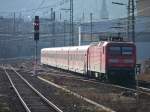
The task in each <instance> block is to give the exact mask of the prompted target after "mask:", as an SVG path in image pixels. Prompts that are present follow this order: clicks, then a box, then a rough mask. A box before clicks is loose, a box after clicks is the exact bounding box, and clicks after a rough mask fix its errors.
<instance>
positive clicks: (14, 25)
mask: <svg viewBox="0 0 150 112" xmlns="http://www.w3.org/2000/svg"><path fill="white" fill-rule="evenodd" d="M13 18H14V19H13V20H14V22H13V23H14V24H13V32H14V34H15V33H16V13H15V12H14V17H13Z"/></svg>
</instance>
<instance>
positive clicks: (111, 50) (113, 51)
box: [109, 47, 121, 55]
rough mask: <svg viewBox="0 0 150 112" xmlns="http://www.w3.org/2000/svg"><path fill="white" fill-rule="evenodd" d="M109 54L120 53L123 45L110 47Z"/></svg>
mask: <svg viewBox="0 0 150 112" xmlns="http://www.w3.org/2000/svg"><path fill="white" fill-rule="evenodd" d="M109 54H110V55H120V54H121V47H109Z"/></svg>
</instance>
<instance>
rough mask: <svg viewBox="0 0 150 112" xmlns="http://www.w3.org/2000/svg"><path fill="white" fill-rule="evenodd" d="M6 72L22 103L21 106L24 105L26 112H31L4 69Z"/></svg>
mask: <svg viewBox="0 0 150 112" xmlns="http://www.w3.org/2000/svg"><path fill="white" fill-rule="evenodd" d="M3 69H4V71H5V74H6V76H7V78H8V79H9V82H10V83H11V85H12V87H13V89H14V91H15V93H16V94H17V96H18V98H19V100H20V101H21V104H22V105H23V107H24V108H25V110H26V112H31V110H30V109H29V107H28V106H27V104H26V103H25V101H24V100H23V99H22V97H21V95H20V94H19V92H18V90H17V88H16V87H15V85H14V84H13V81H12V80H11V78H10V76H9V74H8V72H7V71H6V69H5V68H4V67H3Z"/></svg>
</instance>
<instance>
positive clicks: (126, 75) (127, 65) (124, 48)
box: [106, 42, 136, 82]
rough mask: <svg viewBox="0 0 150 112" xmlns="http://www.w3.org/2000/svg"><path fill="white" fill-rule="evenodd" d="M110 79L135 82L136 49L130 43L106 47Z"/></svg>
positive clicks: (117, 43) (110, 44)
mask: <svg viewBox="0 0 150 112" xmlns="http://www.w3.org/2000/svg"><path fill="white" fill-rule="evenodd" d="M106 49H107V50H106V51H107V52H106V56H107V57H106V63H107V64H106V69H107V74H108V79H110V80H112V81H114V80H115V81H116V80H117V81H120V82H123V81H125V82H129V81H134V80H135V66H136V47H135V45H134V44H133V43H129V42H126V43H125V42H116V43H115V42H114V43H113V42H112V43H108V45H107V47H106Z"/></svg>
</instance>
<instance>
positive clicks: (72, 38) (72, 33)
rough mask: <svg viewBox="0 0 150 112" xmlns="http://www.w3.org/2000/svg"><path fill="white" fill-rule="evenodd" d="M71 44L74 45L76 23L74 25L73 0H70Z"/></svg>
mask: <svg viewBox="0 0 150 112" xmlns="http://www.w3.org/2000/svg"><path fill="white" fill-rule="evenodd" d="M70 35H71V41H70V45H72V46H74V25H73V0H70Z"/></svg>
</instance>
